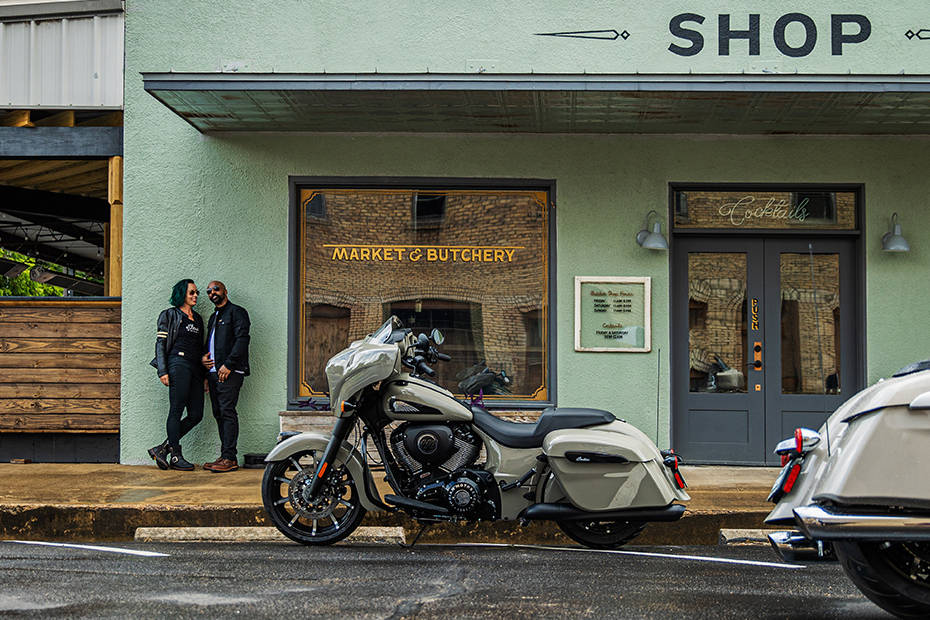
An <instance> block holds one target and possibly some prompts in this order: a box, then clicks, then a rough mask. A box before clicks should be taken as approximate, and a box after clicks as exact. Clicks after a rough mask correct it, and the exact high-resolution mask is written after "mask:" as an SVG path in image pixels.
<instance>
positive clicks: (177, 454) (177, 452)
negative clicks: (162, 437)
mask: <svg viewBox="0 0 930 620" xmlns="http://www.w3.org/2000/svg"><path fill="white" fill-rule="evenodd" d="M168 467H170V468H171V469H177V470H179V471H193V470H194V464H193V463H188V462H187V461H186V460H185V459H184V455H182V454H181V446H178V447H177V448H169V449H168Z"/></svg>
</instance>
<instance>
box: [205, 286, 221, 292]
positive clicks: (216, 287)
mask: <svg viewBox="0 0 930 620" xmlns="http://www.w3.org/2000/svg"><path fill="white" fill-rule="evenodd" d="M207 292H208V293H212V292H217V293H219V292H220V287H218V286H208V287H207Z"/></svg>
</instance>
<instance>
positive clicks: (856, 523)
mask: <svg viewBox="0 0 930 620" xmlns="http://www.w3.org/2000/svg"><path fill="white" fill-rule="evenodd" d="M794 517H795V520H796V521H797V522H798V525H799V526H800V527H801V530H802V531H803V532H804V535H805V536H807V537H808V538H810V539H813V540H843V539H855V540H908V541H918V540H919V541H930V515H888V514H850V513H840V512H832V511H829V510H827V509H825V508H823V507H821V506H813V505H812V506H801V507H799V508H795V509H794Z"/></svg>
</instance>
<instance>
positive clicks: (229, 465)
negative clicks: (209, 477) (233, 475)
mask: <svg viewBox="0 0 930 620" xmlns="http://www.w3.org/2000/svg"><path fill="white" fill-rule="evenodd" d="M237 469H239V463H237V462H236V461H234V460H232V459H220V460H218V461H217V462H215V463H213V467H211V468H210V471H212V472H213V473H214V474H222V473H224V472H227V471H236V470H237Z"/></svg>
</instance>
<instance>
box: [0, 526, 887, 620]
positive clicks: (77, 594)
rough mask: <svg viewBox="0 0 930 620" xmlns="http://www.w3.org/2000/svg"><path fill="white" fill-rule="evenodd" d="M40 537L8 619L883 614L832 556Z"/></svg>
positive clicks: (15, 567) (24, 548) (4, 546)
mask: <svg viewBox="0 0 930 620" xmlns="http://www.w3.org/2000/svg"><path fill="white" fill-rule="evenodd" d="M36 542H39V541H32V544H23V543H19V542H13V541H0V583H2V584H3V587H2V588H0V616H19V615H23V616H25V615H40V616H42V617H75V618H84V617H93V618H117V617H119V618H125V617H149V618H151V617H172V618H175V617H177V618H184V617H195V616H196V617H223V618H228V617H230V616H234V615H241V616H248V617H267V618H272V617H274V618H282V617H286V618H295V617H300V616H305V615H310V614H312V615H314V616H318V617H328V618H438V617H442V618H450V617H451V618H479V617H480V618H488V617H506V618H526V617H534V618H566V617H569V618H575V617H580V618H587V617H592V618H593V617H597V618H602V617H609V618H658V617H667V618H676V620H677V619H681V618H707V617H714V618H715V619H716V618H844V619H851V618H877V617H888V616H886V615H885V614H884V612H882V611H881V610H880V609H879V608H878V607H876V606H874V605H873V604H872V603H870V602H869V601H868V600H867V599H866V598H864V597H863V596H862V595H861V594H860V593H859V592H858V590H856V589H855V588H854V587H853V586H852V584H851V583H850V582H849V580H848V579H846V577H845V575H844V574H843V572H842V570H841V569H840V567H839V566H838V565H837V564H835V563H830V564H809V565H805V566H804V567H803V568H798V567H795V566H792V565H786V564H781V563H780V562H778V561H777V560H776V559H775V557H774V555H773V553H772V552H771V550H769V549H767V548H765V547H758V546H757V547H629V548H624V549H623V550H621V551H620V552H616V553H612V552H597V551H590V550H584V549H582V548H580V547H573V548H569V549H547V548H537V547H519V546H517V547H514V546H461V545H459V546H456V545H417V546H415V547H413V548H412V549H404V548H401V547H398V546H396V545H395V546H391V545H382V546H371V545H368V546H365V545H337V546H333V547H318V548H311V547H302V546H300V545H296V544H288V543H261V544H200V543H187V544H164V543H163V544H135V543H125V544H107V545H96V546H97V547H102V548H96V549H95V548H87V547H81V546H76V547H68V546H45V545H42V544H35V543H36ZM58 544H61V543H58ZM66 544H67V543H66ZM114 550H115V551H114ZM138 553H142V554H149V555H134V554H138Z"/></svg>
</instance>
